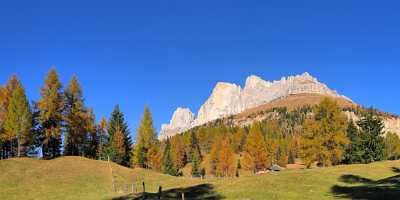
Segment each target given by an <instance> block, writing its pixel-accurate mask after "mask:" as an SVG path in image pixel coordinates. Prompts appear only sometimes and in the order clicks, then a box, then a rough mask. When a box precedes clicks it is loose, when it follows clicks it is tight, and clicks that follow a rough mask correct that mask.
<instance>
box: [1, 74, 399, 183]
mask: <svg viewBox="0 0 400 200" xmlns="http://www.w3.org/2000/svg"><path fill="white" fill-rule="evenodd" d="M269 112H271V113H272V115H271V116H272V117H268V118H266V119H264V120H262V121H255V122H253V123H252V124H251V125H249V126H244V127H239V126H233V125H226V124H224V123H223V122H222V121H221V120H217V121H215V122H213V123H209V124H206V125H203V126H199V127H195V128H193V129H191V130H189V131H187V132H185V133H182V134H179V135H176V136H173V137H170V138H168V139H166V140H163V141H159V140H158V139H157V132H156V130H155V128H154V125H153V120H152V115H151V112H150V109H149V108H148V107H145V109H144V113H143V116H142V119H141V121H140V124H139V127H138V128H137V130H136V138H135V140H134V141H133V140H132V138H131V132H130V129H129V127H128V125H127V122H126V120H125V118H124V114H123V112H122V111H121V110H120V108H119V106H118V105H117V106H115V108H114V111H113V112H112V113H111V116H110V117H109V119H108V120H107V119H105V118H102V119H101V120H100V122H99V123H96V118H95V115H94V111H93V110H92V109H90V108H89V107H87V106H86V105H85V101H84V96H83V91H82V88H81V86H80V84H79V82H78V79H77V77H76V76H73V77H72V78H71V80H70V82H69V83H68V84H67V86H66V87H65V88H64V87H63V86H62V84H61V83H60V80H59V77H58V74H57V72H56V70H54V69H52V70H50V71H49V73H48V75H47V77H46V78H45V80H44V83H43V86H42V88H41V90H40V99H39V100H38V101H36V102H29V100H28V99H27V97H26V95H25V91H24V87H23V86H22V84H21V82H20V81H19V80H18V78H17V76H15V75H13V76H11V78H10V79H9V81H8V82H7V83H6V84H5V85H4V86H3V87H0V159H7V158H12V157H24V156H28V157H41V158H43V159H53V158H56V157H59V156H84V157H87V158H91V159H101V160H107V159H110V160H111V161H114V162H116V163H119V164H121V165H125V166H129V167H141V168H148V169H152V170H155V171H160V172H163V173H166V174H170V175H174V176H179V175H183V173H184V169H185V168H188V169H190V172H189V173H190V174H191V175H192V176H194V177H200V176H204V175H210V176H218V177H234V176H240V175H241V172H242V171H247V172H249V173H257V172H260V171H265V170H267V169H268V168H270V167H272V166H281V167H286V166H287V165H288V164H294V163H299V162H300V163H303V164H304V165H305V166H306V167H313V166H320V167H324V166H332V165H338V164H353V163H370V162H374V161H380V160H384V159H397V158H398V157H399V156H400V139H399V137H398V136H397V134H394V133H385V132H384V124H383V122H382V119H381V118H380V117H379V115H377V112H376V111H375V110H374V109H359V110H357V113H359V114H360V116H361V118H360V120H359V121H351V120H350V121H349V120H348V119H347V117H346V116H345V115H344V113H343V109H342V108H340V107H339V106H338V104H337V103H336V102H335V101H334V100H332V99H329V98H326V99H324V100H323V101H322V102H321V103H320V104H318V105H316V106H313V107H311V106H305V107H302V108H298V109H296V110H293V111H288V110H287V109H286V108H275V109H272V110H270V111H269ZM384 135H386V136H385V137H384Z"/></svg>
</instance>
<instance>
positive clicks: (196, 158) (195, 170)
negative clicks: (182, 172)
mask: <svg viewBox="0 0 400 200" xmlns="http://www.w3.org/2000/svg"><path fill="white" fill-rule="evenodd" d="M200 163H201V159H200V153H199V152H198V151H194V152H193V154H192V170H191V174H192V176H193V177H201V176H202V174H201V169H200Z"/></svg>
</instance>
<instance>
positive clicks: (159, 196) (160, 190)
mask: <svg viewBox="0 0 400 200" xmlns="http://www.w3.org/2000/svg"><path fill="white" fill-rule="evenodd" d="M161 195H162V187H161V185H160V187H159V188H158V199H159V200H161Z"/></svg>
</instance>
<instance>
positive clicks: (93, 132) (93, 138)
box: [85, 110, 99, 159]
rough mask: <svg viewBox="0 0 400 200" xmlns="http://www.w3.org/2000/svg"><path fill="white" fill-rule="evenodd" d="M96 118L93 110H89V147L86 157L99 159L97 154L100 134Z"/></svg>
mask: <svg viewBox="0 0 400 200" xmlns="http://www.w3.org/2000/svg"><path fill="white" fill-rule="evenodd" d="M95 120H96V117H95V115H94V112H93V110H89V112H88V113H87V119H86V131H87V146H86V153H85V155H86V156H87V157H89V158H92V159H97V158H98V157H97V152H98V148H99V135H98V134H99V133H98V128H97V126H96V121H95Z"/></svg>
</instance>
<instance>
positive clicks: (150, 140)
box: [133, 107, 157, 168]
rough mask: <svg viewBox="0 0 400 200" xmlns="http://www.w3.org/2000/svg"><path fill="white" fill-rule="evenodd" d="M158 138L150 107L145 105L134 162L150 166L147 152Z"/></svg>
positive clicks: (137, 137) (137, 135) (141, 165)
mask: <svg viewBox="0 0 400 200" xmlns="http://www.w3.org/2000/svg"><path fill="white" fill-rule="evenodd" d="M156 140H157V139H156V131H155V129H154V126H153V119H152V116H151V113H150V110H149V108H148V107H145V108H144V113H143V117H142V120H141V122H140V125H139V128H138V130H137V133H136V144H135V151H134V155H135V157H134V158H133V163H135V164H136V165H137V166H139V167H144V168H146V167H148V158H147V152H148V151H149V149H150V147H151V146H152V145H153V144H154V143H155V142H156Z"/></svg>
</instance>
